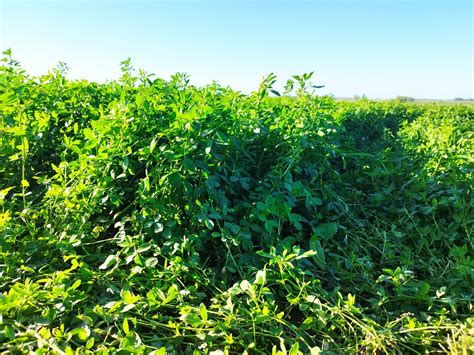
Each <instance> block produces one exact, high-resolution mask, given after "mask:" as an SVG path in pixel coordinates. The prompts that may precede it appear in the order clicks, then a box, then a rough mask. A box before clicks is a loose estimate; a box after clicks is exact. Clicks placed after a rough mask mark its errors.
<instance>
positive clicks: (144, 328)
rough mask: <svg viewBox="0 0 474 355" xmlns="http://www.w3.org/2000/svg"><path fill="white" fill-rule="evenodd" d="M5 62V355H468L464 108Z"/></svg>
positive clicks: (0, 246) (471, 322) (467, 109)
mask: <svg viewBox="0 0 474 355" xmlns="http://www.w3.org/2000/svg"><path fill="white" fill-rule="evenodd" d="M5 54H6V56H5V57H4V59H3V64H2V66H1V67H0V70H1V73H0V105H1V109H0V115H1V126H0V139H1V141H0V152H1V154H0V204H1V207H0V208H1V210H0V212H1V214H0V233H1V237H0V265H1V268H0V291H1V294H0V351H2V352H3V351H7V352H12V353H16V352H29V351H36V352H37V353H50V352H54V353H66V354H73V353H86V352H94V353H102V354H106V353H109V352H110V353H113V352H118V351H124V352H144V351H146V352H151V351H154V353H155V354H165V353H174V352H176V353H182V352H185V353H193V352H194V353H195V354H205V353H213V354H219V353H242V352H245V351H246V352H249V353H261V354H268V353H272V354H291V355H296V354H299V353H310V352H311V353H313V354H318V353H340V352H357V353H373V352H378V353H395V352H399V353H408V352H409V353H417V352H426V351H437V350H439V351H450V352H453V353H463V352H464V353H467V352H469V351H472V350H473V348H474V344H473V337H474V317H473V316H472V311H473V309H472V305H473V292H472V290H473V285H474V260H473V250H474V245H473V242H472V239H471V238H472V230H473V217H472V216H473V206H474V201H473V195H472V187H473V186H472V183H473V143H474V136H473V128H474V127H473V124H474V107H473V106H468V105H464V106H463V105H434V104H428V105H417V104H410V103H402V102H396V101H395V102H386V103H375V102H370V101H367V100H361V101H358V102H355V103H336V102H335V101H334V100H333V99H332V98H330V97H319V96H316V95H315V94H314V93H313V92H312V90H313V89H312V88H311V86H310V85H309V83H308V81H309V79H310V76H311V75H308V74H306V75H303V76H301V77H299V76H295V77H294V80H292V81H289V82H288V83H287V86H286V89H287V94H288V95H283V96H281V97H270V96H269V94H270V92H273V93H274V94H278V93H277V92H275V91H274V90H273V88H272V86H273V84H274V82H275V77H274V76H272V75H270V76H269V77H267V78H266V79H265V80H264V81H263V82H262V84H261V86H260V88H259V89H258V90H257V91H256V92H255V93H253V94H251V95H242V94H240V93H239V92H235V91H233V90H231V89H229V88H224V87H221V86H219V85H218V84H215V83H214V84H211V85H208V86H206V87H202V88H197V87H194V86H192V85H190V83H189V79H188V77H187V76H186V75H182V74H177V75H175V76H173V77H172V79H171V80H170V81H165V80H162V79H153V77H152V76H150V75H148V74H147V73H145V72H143V71H140V73H139V75H138V76H134V71H133V69H132V68H131V67H130V62H129V61H125V62H123V63H122V70H123V76H122V77H121V78H120V79H119V80H118V81H114V82H108V83H105V84H97V83H90V82H87V81H70V80H68V79H66V76H65V73H66V70H67V68H66V67H65V66H64V65H60V66H59V67H58V68H57V69H55V70H53V71H52V72H50V73H49V74H48V75H45V76H42V77H39V78H32V77H29V76H28V75H27V74H26V73H25V72H24V71H23V70H22V69H21V67H20V66H19V65H18V63H17V62H15V61H14V60H13V59H12V58H11V57H10V53H9V52H5ZM290 93H291V94H290Z"/></svg>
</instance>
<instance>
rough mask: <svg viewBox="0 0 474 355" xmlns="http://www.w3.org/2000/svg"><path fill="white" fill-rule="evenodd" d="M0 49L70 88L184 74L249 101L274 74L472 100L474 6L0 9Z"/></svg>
mask: <svg viewBox="0 0 474 355" xmlns="http://www.w3.org/2000/svg"><path fill="white" fill-rule="evenodd" d="M0 3H1V5H0V6H1V7H0V11H1V14H0V22H1V33H0V48H1V49H2V50H4V49H6V48H12V51H13V54H14V57H15V58H16V59H18V60H19V61H20V62H21V63H22V65H23V66H24V68H25V69H27V70H28V71H29V72H30V73H32V74H34V75H37V74H42V73H46V72H47V71H48V70H49V69H50V68H52V67H55V66H56V65H57V63H58V62H59V61H65V62H66V63H67V64H68V66H69V67H70V68H71V70H70V73H69V76H70V77H71V78H86V79H89V80H95V81H104V80H107V79H114V78H117V77H118V76H119V75H120V70H119V63H120V61H122V60H123V59H125V58H127V57H131V58H132V62H133V64H134V67H136V68H143V69H145V70H147V71H149V72H152V73H155V74H156V75H157V76H159V77H163V78H168V77H169V76H170V75H171V74H173V73H175V72H178V71H180V72H182V71H184V72H188V73H189V74H191V80H192V82H193V83H194V84H196V85H203V84H206V83H209V82H211V81H212V80H217V81H218V82H220V83H221V84H223V85H230V86H232V87H233V88H235V89H238V90H242V91H243V92H249V91H252V90H254V89H255V88H256V87H257V85H258V83H259V81H260V79H261V78H262V76H263V75H265V74H268V73H270V72H274V73H276V74H277V75H278V77H279V83H280V84H283V83H284V82H285V81H286V79H287V78H289V77H290V75H292V74H301V73H304V72H309V71H313V70H314V71H315V81H316V82H317V83H318V84H323V85H326V87H325V88H324V89H323V91H321V93H324V94H326V93H328V94H333V95H335V96H338V97H352V96H354V95H362V94H365V95H367V96H368V97H370V98H392V97H396V96H398V95H406V96H412V97H416V98H434V99H451V98H454V97H464V98H469V97H473V96H474V88H473V86H474V83H473V80H474V79H473V62H474V53H473V37H474V34H473V5H472V1H470V0H430V1H429V0H405V1H402V0H392V1H389V0H385V1H384V0H353V1H349V0H332V1H330V0H323V1H317V0H314V1H298V0H287V1H285V0H274V1H269V0H261V1H250V0H247V1H237V0H235V1H231V0H220V1H211V0H207V1H206V0H202V1H197V0H195V1H192V0H188V1H180V0H174V1H160V0H157V1H145V0H135V1H133V0H129V1H125V0H115V1H105V0H103V1H100V0H96V1H89V0H82V1H80V0H76V1H74V0H68V1H66V0H62V1H59V0H58V1H52V0H51V1H46V0H36V1H23V0H0Z"/></svg>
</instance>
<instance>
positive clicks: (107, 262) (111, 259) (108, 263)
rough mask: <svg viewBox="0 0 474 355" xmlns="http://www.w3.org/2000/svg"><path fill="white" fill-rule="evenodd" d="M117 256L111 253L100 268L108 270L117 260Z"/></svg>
mask: <svg viewBox="0 0 474 355" xmlns="http://www.w3.org/2000/svg"><path fill="white" fill-rule="evenodd" d="M116 261H117V260H116V257H115V255H109V256H108V257H107V258H106V259H105V261H104V262H103V263H102V265H100V266H99V270H106V269H108V268H109V267H110V266H111V265H112V264H114V263H115V262H116Z"/></svg>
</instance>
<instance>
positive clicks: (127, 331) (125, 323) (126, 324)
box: [122, 318, 130, 334]
mask: <svg viewBox="0 0 474 355" xmlns="http://www.w3.org/2000/svg"><path fill="white" fill-rule="evenodd" d="M122 329H123V332H124V333H125V334H128V333H130V328H129V327H128V319H127V318H125V319H124V320H123V323H122Z"/></svg>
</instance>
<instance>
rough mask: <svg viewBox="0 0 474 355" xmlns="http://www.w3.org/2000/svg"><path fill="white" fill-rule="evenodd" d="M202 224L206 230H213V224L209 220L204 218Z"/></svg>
mask: <svg viewBox="0 0 474 355" xmlns="http://www.w3.org/2000/svg"><path fill="white" fill-rule="evenodd" d="M204 224H205V225H206V227H207V228H208V229H213V228H214V222H213V221H212V220H211V219H209V218H206V219H205V220H204Z"/></svg>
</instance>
